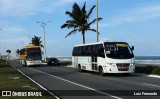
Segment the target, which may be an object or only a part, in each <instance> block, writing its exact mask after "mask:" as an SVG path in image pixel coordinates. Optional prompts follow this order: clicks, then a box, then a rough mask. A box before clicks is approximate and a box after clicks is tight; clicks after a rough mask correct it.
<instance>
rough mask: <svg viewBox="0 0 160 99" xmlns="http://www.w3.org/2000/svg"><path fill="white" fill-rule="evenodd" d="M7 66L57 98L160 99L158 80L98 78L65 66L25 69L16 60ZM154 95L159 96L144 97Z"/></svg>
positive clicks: (109, 76)
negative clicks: (18, 71)
mask: <svg viewBox="0 0 160 99" xmlns="http://www.w3.org/2000/svg"><path fill="white" fill-rule="evenodd" d="M10 64H11V65H12V66H13V67H15V68H16V69H18V70H20V71H21V72H23V73H24V74H26V75H27V76H29V77H30V78H32V79H33V80H35V81H36V82H38V83H39V84H40V85H42V86H43V87H45V88H46V89H48V90H49V91H50V92H51V93H53V94H55V95H56V96H58V97H59V98H61V99H135V98H136V99H137V98H139V99H142V98H145V99H160V78H153V77H148V76H145V75H140V74H136V73H133V74H131V75H130V76H123V75H115V74H114V75H107V76H104V77H102V76H100V75H98V74H97V73H92V72H77V70H76V69H74V68H72V67H65V66H52V67H49V66H46V65H42V66H34V67H25V66H21V65H20V64H19V61H17V60H12V61H10ZM154 92H155V93H157V94H158V95H159V96H153V95H152V96H150V95H148V96H145V95H144V93H145V94H146V93H154ZM155 93H154V94H155ZM138 94H142V95H138Z"/></svg>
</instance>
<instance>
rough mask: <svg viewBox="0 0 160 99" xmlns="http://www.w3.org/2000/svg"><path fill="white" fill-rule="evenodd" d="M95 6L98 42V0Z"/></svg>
mask: <svg viewBox="0 0 160 99" xmlns="http://www.w3.org/2000/svg"><path fill="white" fill-rule="evenodd" d="M96 8H97V11H96V16H97V42H99V33H98V0H97V3H96Z"/></svg>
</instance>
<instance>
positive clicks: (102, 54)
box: [98, 45, 105, 58]
mask: <svg viewBox="0 0 160 99" xmlns="http://www.w3.org/2000/svg"><path fill="white" fill-rule="evenodd" d="M98 56H99V57H103V58H105V55H104V48H103V45H99V46H98Z"/></svg>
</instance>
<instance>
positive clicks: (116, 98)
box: [29, 68, 122, 99]
mask: <svg viewBox="0 0 160 99" xmlns="http://www.w3.org/2000/svg"><path fill="white" fill-rule="evenodd" d="M29 69H31V70H35V71H38V72H41V73H43V74H46V75H49V76H51V77H54V78H57V79H60V80H63V81H66V82H69V83H72V84H74V85H77V86H80V87H83V88H86V89H89V90H93V91H95V92H98V93H101V94H103V95H107V96H110V97H112V98H115V99H122V98H120V97H117V96H113V95H111V94H108V93H104V92H102V91H98V90H96V89H93V88H90V87H87V86H84V85H81V84H78V83H75V82H72V81H69V80H66V79H63V78H60V77H58V76H54V75H51V74H48V73H45V72H43V71H39V70H36V69H33V68H29Z"/></svg>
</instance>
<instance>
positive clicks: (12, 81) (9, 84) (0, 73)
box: [0, 60, 56, 99]
mask: <svg viewBox="0 0 160 99" xmlns="http://www.w3.org/2000/svg"><path fill="white" fill-rule="evenodd" d="M3 90H5V91H6V90H8V91H10V90H11V91H12V90H14V91H20V92H22V91H23V92H25V91H42V89H41V88H40V87H39V86H38V85H36V84H35V83H33V82H32V81H30V80H29V79H28V78H27V77H25V76H24V75H22V74H21V73H19V72H18V71H17V70H16V69H14V68H13V67H11V66H10V65H6V64H5V60H0V91H3ZM0 98H1V99H8V98H11V99H29V98H31V99H56V98H55V97H53V96H41V97H14V96H12V97H1V96H0Z"/></svg>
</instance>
